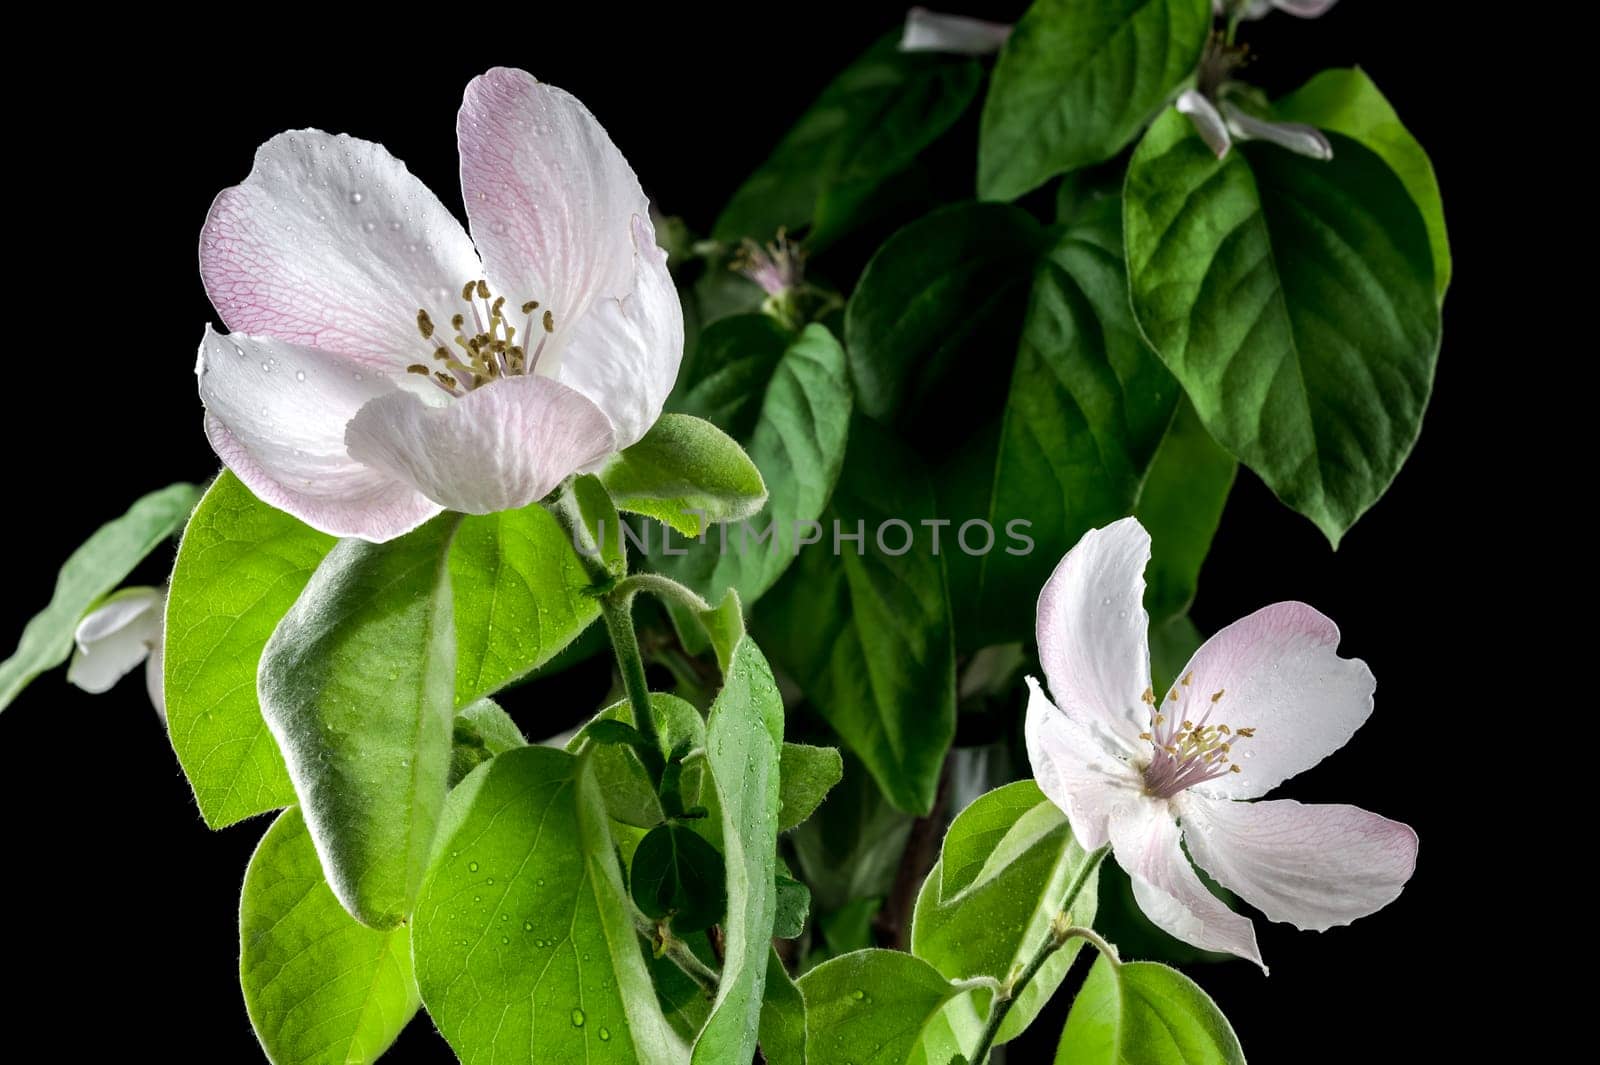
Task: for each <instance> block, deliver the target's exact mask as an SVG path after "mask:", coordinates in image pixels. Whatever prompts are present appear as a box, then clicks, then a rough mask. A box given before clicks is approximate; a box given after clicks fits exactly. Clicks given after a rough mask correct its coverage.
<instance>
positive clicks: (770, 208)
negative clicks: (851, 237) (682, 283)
mask: <svg viewBox="0 0 1600 1065" xmlns="http://www.w3.org/2000/svg"><path fill="white" fill-rule="evenodd" d="M899 37H900V34H899V32H898V31H896V32H895V33H893V34H890V35H888V36H885V37H884V38H882V39H880V40H879V41H878V42H877V43H876V44H874V45H873V46H872V47H871V48H870V49H868V51H867V52H866V54H864V55H863V56H861V58H859V59H857V60H856V61H855V62H854V63H852V64H851V65H850V66H849V67H847V68H846V69H845V70H844V71H843V72H842V73H841V74H840V75H839V76H838V77H837V78H835V79H834V80H833V81H832V82H831V83H829V85H828V87H827V88H825V89H824V90H823V91H822V94H821V95H820V96H819V97H818V98H817V100H816V101H815V102H814V103H813V104H812V105H811V107H810V108H809V109H807V111H806V113H805V114H803V115H801V116H800V119H799V121H797V122H796V123H795V124H794V126H793V127H792V128H791V129H790V130H789V132H788V133H787V134H785V135H784V138H783V140H782V141H780V142H779V143H778V146H777V147H776V148H774V149H773V151H772V154H771V155H770V156H769V157H768V158H767V160H766V162H764V163H762V164H761V166H760V168H758V169H757V170H756V172H755V173H754V174H752V175H750V177H749V178H748V179H747V180H746V181H745V183H744V184H743V185H741V186H740V187H739V190H738V191H737V192H736V193H734V195H733V199H732V200H730V201H729V203H728V205H727V207H726V208H724V209H723V212H722V214H721V216H720V217H719V218H718V219H717V224H716V226H715V227H714V229H713V231H712V233H713V235H714V236H715V237H716V238H717V239H718V240H722V241H736V240H738V239H740V238H741V237H751V238H755V239H756V240H768V239H770V238H771V237H772V236H773V234H775V233H776V232H777V231H778V229H779V228H780V227H787V228H789V229H800V228H802V227H804V226H808V225H813V224H814V227H813V231H812V233H811V236H810V242H811V243H812V244H813V245H814V244H815V243H816V242H817V241H818V240H819V239H824V240H825V239H829V238H831V237H833V236H835V235H837V234H838V233H839V232H841V231H842V230H843V229H844V228H845V227H846V226H847V225H848V224H849V222H850V220H851V216H852V214H853V213H854V211H855V208H856V207H858V206H859V205H860V204H862V203H863V202H865V201H866V200H867V199H868V198H869V197H870V196H871V194H872V193H873V192H874V191H876V190H877V189H878V187H879V186H881V185H882V184H883V183H884V182H885V181H886V180H887V179H889V178H891V177H893V176H894V175H895V174H897V173H899V172H900V171H902V170H904V169H905V168H906V167H908V166H910V165H911V163H912V161H913V160H914V159H915V158H916V157H917V155H918V154H919V153H920V152H921V151H922V150H923V149H924V148H926V147H927V146H928V145H930V144H932V143H933V142H934V141H935V140H937V139H938V138H939V136H940V135H941V134H942V133H944V131H945V130H947V129H949V128H950V126H952V125H953V124H954V123H955V121H956V120H957V119H958V118H960V117H961V113H962V112H963V111H965V110H966V109H967V106H968V105H969V104H970V103H971V102H972V98H973V96H975V95H976V94H977V91H978V83H979V81H980V80H981V78H982V73H981V70H980V68H979V66H978V64H977V63H976V62H974V61H973V60H971V59H967V58H961V57H955V56H947V55H937V54H932V53H908V52H902V51H900V50H899Z"/></svg>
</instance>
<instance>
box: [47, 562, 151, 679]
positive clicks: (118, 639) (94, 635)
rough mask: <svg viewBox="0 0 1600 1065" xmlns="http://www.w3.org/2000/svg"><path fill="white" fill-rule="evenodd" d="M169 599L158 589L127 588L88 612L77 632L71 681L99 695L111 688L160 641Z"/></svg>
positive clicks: (70, 673) (68, 675) (69, 677)
mask: <svg viewBox="0 0 1600 1065" xmlns="http://www.w3.org/2000/svg"><path fill="white" fill-rule="evenodd" d="M166 598H167V597H166V596H165V595H164V594H163V593H162V592H161V591H160V590H158V589H155V588H128V589H124V590H123V591H120V592H118V593H116V594H115V595H113V596H111V597H110V598H109V599H107V600H106V601H105V602H103V603H101V604H100V605H99V606H97V607H95V608H94V609H93V610H91V611H89V613H88V614H86V615H84V618H83V620H82V621H80V622H78V627H77V629H76V630H75V631H74V632H73V642H74V643H76V644H77V648H76V649H75V650H74V651H73V653H72V662H71V663H70V664H69V665H68V666H67V681H68V682H69V683H71V684H73V685H76V686H77V687H79V688H82V689H83V690H84V691H86V692H92V693H94V694H96V695H98V694H99V693H101V692H105V691H110V690H111V687H112V686H113V685H114V684H116V683H117V681H119V680H121V679H122V678H123V677H125V676H127V675H128V674H129V673H130V672H132V671H133V669H134V667H135V666H137V665H138V664H139V663H140V662H143V661H144V660H145V658H146V656H148V655H149V654H150V649H151V647H153V646H155V645H156V644H157V643H158V642H159V641H160V638H161V612H162V607H163V605H164V604H165V603H166Z"/></svg>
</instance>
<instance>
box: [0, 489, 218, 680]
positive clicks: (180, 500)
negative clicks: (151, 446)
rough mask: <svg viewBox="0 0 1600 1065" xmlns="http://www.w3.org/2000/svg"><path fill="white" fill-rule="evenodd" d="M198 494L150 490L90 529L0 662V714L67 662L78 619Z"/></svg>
mask: <svg viewBox="0 0 1600 1065" xmlns="http://www.w3.org/2000/svg"><path fill="white" fill-rule="evenodd" d="M200 491H201V490H200V488H199V486H197V485H192V484H173V485H168V486H167V487H166V488H163V489H161V490H160V491H157V492H151V493H150V494H149V495H147V496H144V497H142V498H141V499H139V500H138V501H137V502H135V503H134V504H133V506H131V507H129V508H128V512H127V513H126V514H124V515H123V516H122V517H120V518H118V519H116V520H115V521H112V522H108V523H106V524H105V525H102V526H101V527H100V528H99V529H97V530H95V533H94V535H93V536H91V537H89V539H87V540H85V541H84V542H83V546H81V547H79V548H78V549H77V550H76V551H74V552H73V553H72V555H71V557H70V558H68V559H67V561H66V562H65V563H63V564H62V566H61V573H60V575H59V576H57V577H56V589H55V594H54V595H52V596H51V597H50V605H49V606H47V607H45V608H44V609H43V610H42V611H40V612H39V613H38V614H36V615H35V616H34V617H33V618H32V620H30V621H29V622H28V624H27V626H26V627H25V628H24V629H23V630H22V639H21V640H19V641H18V642H17V649H16V650H15V651H13V652H12V653H11V657H10V658H8V659H6V660H5V661H4V662H0V710H4V709H5V708H6V707H8V706H10V705H11V702H12V700H14V699H15V698H16V697H17V695H18V694H19V693H21V691H22V689H23V688H26V687H27V686H28V682H29V681H31V680H32V679H33V678H34V677H37V676H38V675H39V674H41V673H43V672H44V671H45V670H47V669H53V668H54V667H56V666H58V665H60V664H61V663H62V662H65V661H66V660H67V656H68V655H70V654H71V653H72V634H73V632H74V631H76V629H77V627H78V621H79V620H80V619H81V618H82V617H83V615H84V614H85V613H87V612H88V610H89V608H90V607H92V606H94V605H95V603H96V602H97V601H98V600H99V599H100V597H101V596H103V595H105V594H106V593H107V592H109V591H111V590H112V589H114V588H115V587H116V586H117V585H119V584H121V583H122V579H123V578H124V577H126V576H127V575H128V574H130V573H132V572H133V568H134V567H135V566H137V565H138V564H139V563H140V562H143V561H144V559H145V556H146V555H148V554H150V552H151V551H154V550H155V548H156V545H157V544H159V543H161V541H163V540H165V539H166V538H167V537H169V536H171V535H172V534H173V533H175V532H177V531H178V530H179V529H180V528H182V527H183V523H184V519H186V518H187V517H188V516H189V512H190V511H191V510H193V509H194V505H195V502H196V501H197V500H199V498H200Z"/></svg>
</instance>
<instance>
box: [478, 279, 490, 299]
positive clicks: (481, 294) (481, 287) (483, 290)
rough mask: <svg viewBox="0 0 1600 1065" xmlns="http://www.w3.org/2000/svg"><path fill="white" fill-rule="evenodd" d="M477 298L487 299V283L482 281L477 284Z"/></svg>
mask: <svg viewBox="0 0 1600 1065" xmlns="http://www.w3.org/2000/svg"><path fill="white" fill-rule="evenodd" d="M478 298H479V299H480V300H486V299H488V298H489V282H487V281H483V280H480V281H479V282H478Z"/></svg>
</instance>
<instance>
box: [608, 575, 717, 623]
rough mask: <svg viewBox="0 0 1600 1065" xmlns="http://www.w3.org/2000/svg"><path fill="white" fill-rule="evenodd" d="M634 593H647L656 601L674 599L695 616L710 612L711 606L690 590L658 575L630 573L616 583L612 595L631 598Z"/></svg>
mask: <svg viewBox="0 0 1600 1065" xmlns="http://www.w3.org/2000/svg"><path fill="white" fill-rule="evenodd" d="M636 592H649V593H650V594H651V595H653V596H655V597H656V598H657V599H676V600H677V601H678V602H680V603H682V604H683V605H684V606H686V607H688V608H689V609H690V610H693V611H694V612H695V613H697V614H705V613H708V612H709V611H710V610H711V604H710V603H708V602H706V601H705V600H704V599H702V598H700V596H698V595H697V594H695V592H694V591H693V590H692V589H689V588H685V587H684V586H683V585H681V584H679V583H678V582H677V581H675V580H673V579H672V578H671V577H663V576H661V574H659V573H630V574H629V575H628V576H626V577H624V578H622V580H620V581H618V582H617V586H616V588H615V589H613V591H612V594H613V595H630V596H631V595H633V594H634V593H636Z"/></svg>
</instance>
